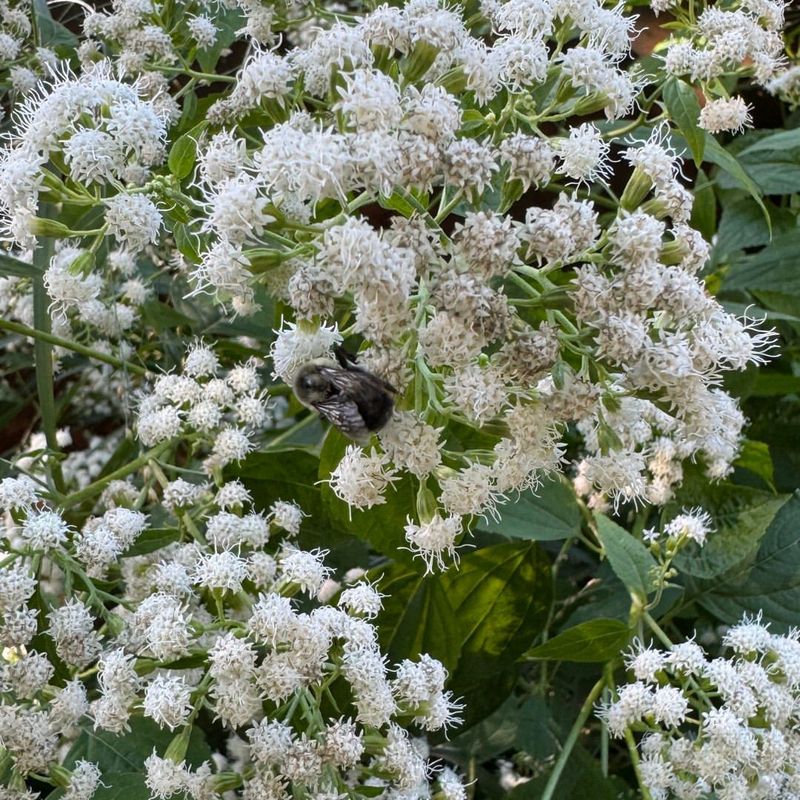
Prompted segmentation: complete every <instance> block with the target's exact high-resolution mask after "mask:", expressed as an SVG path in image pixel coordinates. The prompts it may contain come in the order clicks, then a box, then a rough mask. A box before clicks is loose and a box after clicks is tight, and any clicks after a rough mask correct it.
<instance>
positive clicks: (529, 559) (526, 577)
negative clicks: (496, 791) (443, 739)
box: [442, 542, 552, 725]
mask: <svg viewBox="0 0 800 800" xmlns="http://www.w3.org/2000/svg"><path fill="white" fill-rule="evenodd" d="M442 581H443V584H444V586H445V587H446V591H447V595H448V597H449V598H450V603H451V605H452V607H453V611H454V613H455V616H456V619H457V620H458V625H459V628H460V631H461V636H462V644H461V655H460V658H459V662H458V668H457V669H456V671H455V672H454V673H453V675H452V678H451V687H452V689H453V691H454V692H455V693H456V694H457V695H459V696H460V697H463V698H464V702H465V705H466V709H465V724H467V725H469V724H472V723H474V722H477V721H478V720H480V719H483V718H484V717H485V716H486V715H487V714H488V713H491V711H493V710H494V709H495V708H496V707H497V706H498V705H500V703H502V702H503V701H504V700H505V698H506V697H508V695H509V694H510V693H511V691H512V690H513V687H514V684H515V682H516V676H517V673H518V669H519V667H518V666H517V665H516V663H515V662H516V661H517V660H518V659H519V657H520V655H521V654H522V653H523V652H524V651H525V649H526V648H528V647H529V646H530V645H531V643H532V642H533V641H534V639H535V638H536V636H538V635H539V633H541V631H542V629H543V628H544V625H545V624H546V621H547V615H548V612H549V609H550V605H551V603H552V578H551V574H550V562H549V559H548V558H547V557H546V555H545V554H544V552H543V551H542V549H541V548H540V547H539V545H537V544H536V543H535V542H508V543H505V544H499V545H493V546H491V547H484V548H481V549H479V550H476V551H474V552H472V553H467V554H466V555H465V556H464V557H463V558H462V560H461V564H460V566H459V569H458V570H457V571H456V570H450V571H448V572H447V573H445V574H444V575H443V576H442Z"/></svg>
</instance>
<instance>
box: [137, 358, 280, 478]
mask: <svg viewBox="0 0 800 800" xmlns="http://www.w3.org/2000/svg"><path fill="white" fill-rule="evenodd" d="M270 422H271V418H270V415H269V412H268V404H267V398H266V397H265V395H264V391H263V389H262V383H261V379H260V377H259V375H258V371H257V367H256V364H255V362H253V361H252V360H251V361H248V362H246V363H243V364H238V365H236V366H234V367H232V368H230V369H228V370H223V369H222V368H221V367H220V363H219V360H218V359H217V356H216V355H215V354H214V351H213V349H211V348H209V347H208V346H206V345H204V344H203V343H202V342H196V343H195V344H194V345H192V347H191V348H190V349H189V350H188V351H187V354H186V357H185V358H184V361H183V368H182V371H181V373H180V374H178V373H168V374H165V375H161V376H159V377H158V378H157V379H156V380H155V382H154V384H153V385H152V387H151V388H150V389H149V391H147V392H146V393H144V394H143V396H142V397H141V398H140V400H139V408H138V419H137V423H136V429H137V433H138V436H139V440H140V441H141V443H142V444H143V445H145V447H153V446H155V445H158V444H160V443H162V442H169V441H170V440H176V439H178V438H181V439H183V440H186V441H188V442H191V443H192V444H193V445H194V446H196V447H204V448H207V449H209V450H210V454H209V455H208V457H207V458H206V459H205V461H204V462H203V466H204V469H205V470H206V472H209V473H211V472H213V471H215V470H216V471H219V470H221V469H222V468H223V467H225V466H227V465H228V464H230V463H232V462H238V461H241V460H242V459H243V458H244V457H245V456H246V455H247V454H248V453H249V452H251V451H252V450H253V448H254V443H253V438H254V436H255V435H256V434H258V433H260V432H262V431H263V430H264V428H265V427H266V426H267V425H268V424H270Z"/></svg>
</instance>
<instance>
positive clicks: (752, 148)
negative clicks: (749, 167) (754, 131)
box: [739, 128, 800, 157]
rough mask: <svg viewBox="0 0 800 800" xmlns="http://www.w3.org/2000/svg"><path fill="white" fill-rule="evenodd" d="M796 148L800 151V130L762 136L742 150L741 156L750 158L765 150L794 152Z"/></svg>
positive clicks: (795, 129) (794, 129)
mask: <svg viewBox="0 0 800 800" xmlns="http://www.w3.org/2000/svg"><path fill="white" fill-rule="evenodd" d="M795 148H798V149H800V128H793V129H792V130H788V131H779V132H777V133H771V134H769V135H768V136H762V137H761V138H760V139H759V140H758V141H757V142H755V143H753V144H751V145H748V146H747V147H746V148H745V149H744V150H742V151H741V152H740V153H739V156H740V157H741V156H749V155H752V154H753V153H761V152H764V151H765V150H792V149H795Z"/></svg>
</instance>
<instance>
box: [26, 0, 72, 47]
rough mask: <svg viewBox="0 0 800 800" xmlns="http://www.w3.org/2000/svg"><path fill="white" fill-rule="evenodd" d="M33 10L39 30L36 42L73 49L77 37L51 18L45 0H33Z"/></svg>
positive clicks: (44, 45) (46, 45)
mask: <svg viewBox="0 0 800 800" xmlns="http://www.w3.org/2000/svg"><path fill="white" fill-rule="evenodd" d="M33 12H34V15H35V17H36V28H37V30H38V32H39V41H38V42H37V44H39V45H41V46H43V47H53V48H60V49H67V48H68V49H70V50H74V49H75V48H76V47H77V46H78V38H77V37H76V36H75V34H74V33H72V31H70V30H69V29H68V28H66V27H64V25H62V24H61V23H60V22H56V21H55V20H54V19H53V17H52V15H51V14H50V9H49V7H48V5H47V0H34V2H33Z"/></svg>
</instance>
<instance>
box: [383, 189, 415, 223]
mask: <svg viewBox="0 0 800 800" xmlns="http://www.w3.org/2000/svg"><path fill="white" fill-rule="evenodd" d="M378 205H380V207H381V208H386V209H388V210H389V211H399V212H400V213H401V214H402V215H403V216H404V217H411V216H412V215H413V214H414V211H415V209H414V206H412V205H411V203H409V202H408V200H406V199H405V198H404V197H401V196H400V195H399V194H397V192H394V193H393V194H391V195H388V196H387V195H384V194H382V195H379V196H378Z"/></svg>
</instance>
